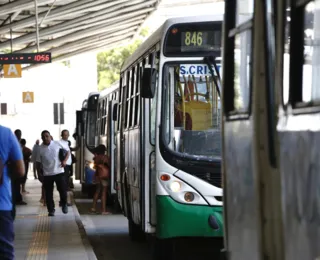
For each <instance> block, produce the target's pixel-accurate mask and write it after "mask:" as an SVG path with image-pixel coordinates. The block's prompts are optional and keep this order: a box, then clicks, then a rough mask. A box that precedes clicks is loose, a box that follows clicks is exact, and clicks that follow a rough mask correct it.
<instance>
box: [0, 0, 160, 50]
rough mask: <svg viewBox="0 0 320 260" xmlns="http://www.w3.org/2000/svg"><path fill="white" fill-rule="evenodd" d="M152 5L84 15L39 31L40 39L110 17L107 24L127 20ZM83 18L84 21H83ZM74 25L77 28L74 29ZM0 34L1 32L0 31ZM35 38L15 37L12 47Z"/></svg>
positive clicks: (3, 44) (7, 44) (33, 35)
mask: <svg viewBox="0 0 320 260" xmlns="http://www.w3.org/2000/svg"><path fill="white" fill-rule="evenodd" d="M115 2H119V1H115ZM120 2H123V0H120ZM154 3H156V0H151V1H147V2H146V3H143V4H139V5H136V6H135V7H129V8H122V9H120V10H118V11H115V12H112V9H109V10H110V11H108V12H107V14H105V15H103V13H102V12H105V10H103V11H99V12H95V13H93V14H90V15H85V16H82V17H79V18H76V19H73V20H71V21H67V22H63V23H60V24H57V25H54V26H51V27H48V28H44V29H41V30H40V37H43V36H49V35H50V36H54V35H55V34H57V33H58V34H59V33H60V32H61V31H63V30H66V29H69V28H72V29H74V30H73V31H75V30H80V29H85V28H87V27H88V25H85V26H82V27H81V28H77V27H78V26H79V25H81V24H83V23H85V24H88V23H89V26H96V25H99V24H101V22H104V21H106V19H108V18H112V17H115V18H114V19H109V20H108V22H113V21H115V20H123V19H128V18H130V17H132V16H135V15H139V14H141V13H146V12H150V11H152V10H154V7H151V8H147V9H142V10H139V9H141V8H143V7H146V6H149V5H152V4H154ZM136 9H138V10H139V11H136V12H132V11H133V10H136ZM127 12H128V13H127ZM130 12H131V13H130ZM121 13H125V14H123V15H120V14H121ZM84 17H85V19H84ZM90 17H93V18H92V19H88V18H90ZM99 21H100V22H99ZM95 22H96V23H95ZM75 25H76V26H77V27H75ZM0 32H1V29H0ZM35 37H36V33H35V32H32V33H28V34H26V35H23V36H21V37H17V38H15V39H13V45H15V44H22V43H26V42H28V41H30V40H33V39H34V38H35ZM8 46H10V41H9V40H8V41H5V42H2V43H0V49H1V48H7V47H8Z"/></svg>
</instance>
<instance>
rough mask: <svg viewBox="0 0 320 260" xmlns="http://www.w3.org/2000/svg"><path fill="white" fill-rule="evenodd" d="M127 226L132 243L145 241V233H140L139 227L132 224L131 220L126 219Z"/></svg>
mask: <svg viewBox="0 0 320 260" xmlns="http://www.w3.org/2000/svg"><path fill="white" fill-rule="evenodd" d="M128 226H129V236H130V238H131V240H132V241H134V242H141V241H144V240H145V238H146V236H145V233H144V232H143V231H142V229H141V227H140V226H139V225H137V224H135V223H134V222H133V220H132V219H128Z"/></svg>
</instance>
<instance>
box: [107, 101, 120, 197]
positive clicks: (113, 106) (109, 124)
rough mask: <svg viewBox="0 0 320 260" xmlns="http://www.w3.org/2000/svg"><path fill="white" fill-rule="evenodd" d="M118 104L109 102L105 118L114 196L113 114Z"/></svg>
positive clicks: (111, 190)
mask: <svg viewBox="0 0 320 260" xmlns="http://www.w3.org/2000/svg"><path fill="white" fill-rule="evenodd" d="M117 103H118V102H117V101H115V100H111V101H109V103H108V106H109V108H108V111H109V113H108V118H107V120H108V121H107V155H108V157H109V158H110V193H111V194H116V193H117V190H116V187H117V184H116V176H115V175H116V172H117V171H116V163H115V160H116V157H115V156H116V153H115V152H116V144H115V138H116V136H115V125H116V122H115V121H114V118H115V115H114V114H115V113H116V112H117V109H116V107H117V106H116V104H117Z"/></svg>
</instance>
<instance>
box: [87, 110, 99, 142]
mask: <svg viewBox="0 0 320 260" xmlns="http://www.w3.org/2000/svg"><path fill="white" fill-rule="evenodd" d="M87 113H88V114H87V115H88V122H86V123H87V133H86V134H87V136H86V140H87V145H88V146H89V147H94V146H95V122H96V121H97V113H96V111H88V112H87Z"/></svg>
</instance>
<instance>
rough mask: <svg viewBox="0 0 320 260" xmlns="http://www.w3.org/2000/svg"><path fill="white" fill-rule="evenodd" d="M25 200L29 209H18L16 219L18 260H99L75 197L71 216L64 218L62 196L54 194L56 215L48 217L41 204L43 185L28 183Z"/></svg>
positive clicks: (35, 182) (29, 181)
mask: <svg viewBox="0 0 320 260" xmlns="http://www.w3.org/2000/svg"><path fill="white" fill-rule="evenodd" d="M26 190H27V191H28V192H29V193H27V194H24V195H23V197H24V200H25V201H26V202H27V203H28V205H24V206H17V215H16V219H15V223H14V225H15V259H16V260H23V259H27V260H75V259H77V260H79V259H81V260H96V259H97V258H96V256H95V254H94V252H93V249H92V247H91V245H90V243H89V241H88V239H87V236H86V233H85V230H84V227H83V225H82V222H81V219H80V215H79V212H78V210H77V207H76V205H75V203H72V202H73V196H72V193H71V192H70V193H69V196H68V197H69V198H68V200H69V201H70V202H71V203H72V206H69V207H68V208H69V212H68V214H63V213H62V211H61V208H60V207H58V205H59V194H58V192H57V190H56V187H55V189H54V190H55V191H54V198H55V205H56V212H55V216H54V217H48V212H47V208H46V207H44V206H42V203H40V202H39V200H40V197H41V184H40V182H39V181H37V180H33V179H32V180H30V179H29V180H28V181H27V185H26Z"/></svg>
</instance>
